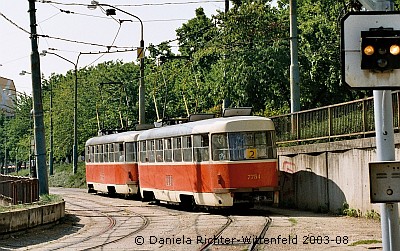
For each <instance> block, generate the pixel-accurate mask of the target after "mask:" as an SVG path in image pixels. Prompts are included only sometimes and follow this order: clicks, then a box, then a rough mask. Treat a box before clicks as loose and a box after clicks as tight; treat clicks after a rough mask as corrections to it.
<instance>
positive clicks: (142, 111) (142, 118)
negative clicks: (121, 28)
mask: <svg viewBox="0 0 400 251" xmlns="http://www.w3.org/2000/svg"><path fill="white" fill-rule="evenodd" d="M97 6H106V7H110V8H112V9H109V10H106V14H107V16H111V15H115V10H118V11H121V12H122V13H125V14H127V15H129V16H131V17H134V18H136V19H137V20H139V22H140V45H139V46H140V47H139V48H138V58H139V59H140V79H139V124H145V123H146V88H145V85H144V39H143V22H142V20H141V19H140V18H139V17H138V16H136V15H133V14H131V13H129V12H127V11H124V10H122V9H120V8H117V7H115V6H113V5H110V4H103V3H99V2H98V1H95V0H92V1H91V4H90V5H88V8H89V9H96V8H97Z"/></svg>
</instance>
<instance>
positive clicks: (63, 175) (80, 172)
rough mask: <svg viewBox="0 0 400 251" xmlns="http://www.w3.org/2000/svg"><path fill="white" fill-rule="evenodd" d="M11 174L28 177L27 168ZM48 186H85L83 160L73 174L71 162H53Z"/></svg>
mask: <svg viewBox="0 0 400 251" xmlns="http://www.w3.org/2000/svg"><path fill="white" fill-rule="evenodd" d="M9 175H13V176H22V177H29V175H30V173H29V169H23V170H20V171H19V172H18V173H17V172H14V173H10V174H9ZM48 181H49V187H69V188H86V168H85V163H84V162H79V163H78V168H77V173H76V174H73V170H72V164H64V163H63V164H56V163H54V169H53V175H49V180H48Z"/></svg>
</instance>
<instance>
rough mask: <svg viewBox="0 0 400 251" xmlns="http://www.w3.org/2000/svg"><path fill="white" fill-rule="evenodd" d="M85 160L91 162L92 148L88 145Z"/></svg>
mask: <svg viewBox="0 0 400 251" xmlns="http://www.w3.org/2000/svg"><path fill="white" fill-rule="evenodd" d="M85 161H86V162H90V148H89V147H88V146H86V147H85Z"/></svg>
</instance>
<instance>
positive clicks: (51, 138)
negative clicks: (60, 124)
mask: <svg viewBox="0 0 400 251" xmlns="http://www.w3.org/2000/svg"><path fill="white" fill-rule="evenodd" d="M49 172H50V175H53V174H54V172H53V81H50V153H49Z"/></svg>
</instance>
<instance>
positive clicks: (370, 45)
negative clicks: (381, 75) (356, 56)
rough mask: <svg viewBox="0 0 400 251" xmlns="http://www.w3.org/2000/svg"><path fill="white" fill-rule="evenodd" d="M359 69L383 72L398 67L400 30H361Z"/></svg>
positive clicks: (399, 67)
mask: <svg viewBox="0 0 400 251" xmlns="http://www.w3.org/2000/svg"><path fill="white" fill-rule="evenodd" d="M361 53H362V56H361V69H363V70H371V71H374V72H385V71H391V70H393V69H400V30H393V29H384V28H378V29H371V30H369V31H362V32H361Z"/></svg>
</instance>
